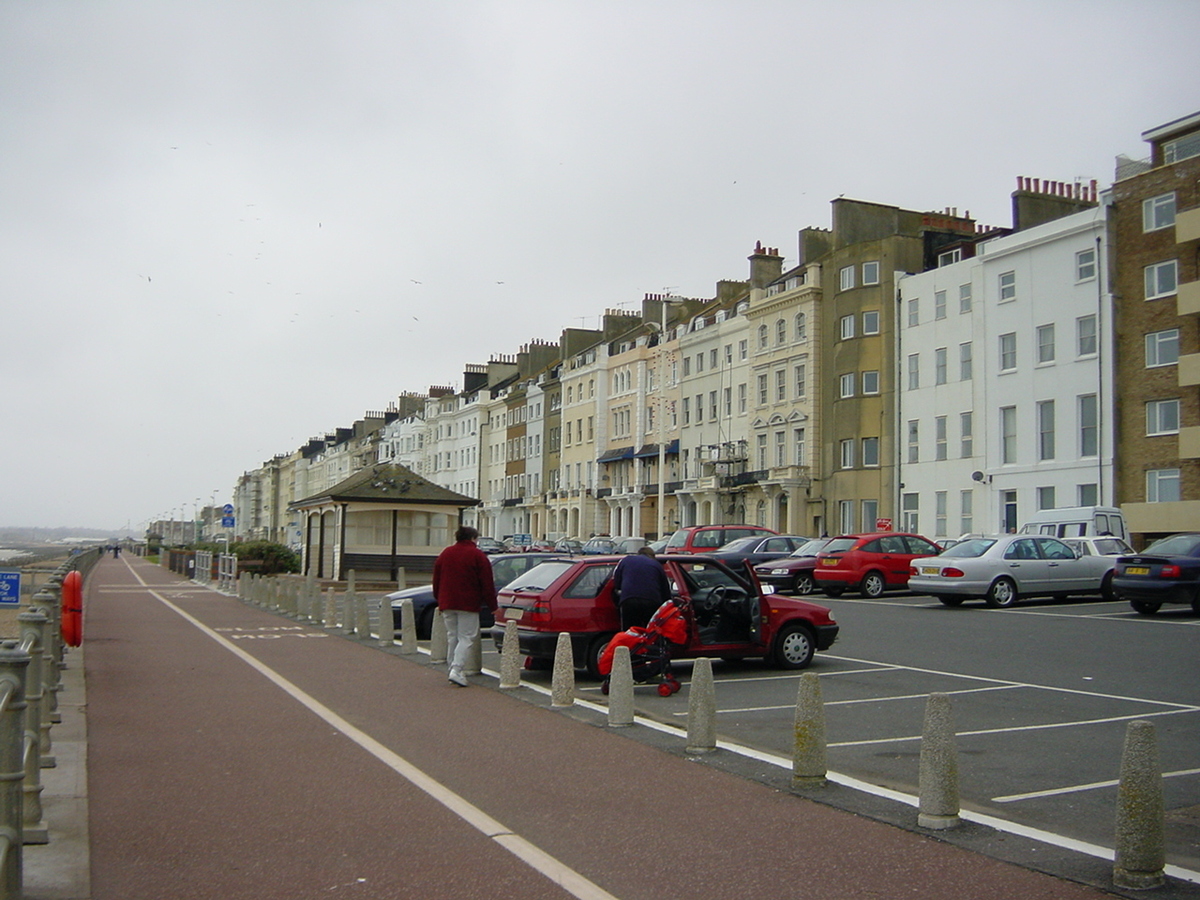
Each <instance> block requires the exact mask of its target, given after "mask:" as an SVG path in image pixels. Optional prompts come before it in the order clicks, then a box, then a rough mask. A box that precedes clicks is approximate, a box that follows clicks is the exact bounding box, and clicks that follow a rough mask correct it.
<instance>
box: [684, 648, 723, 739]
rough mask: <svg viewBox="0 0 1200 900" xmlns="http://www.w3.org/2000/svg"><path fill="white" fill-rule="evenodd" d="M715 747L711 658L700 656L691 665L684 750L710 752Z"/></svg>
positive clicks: (715, 697)
mask: <svg viewBox="0 0 1200 900" xmlns="http://www.w3.org/2000/svg"><path fill="white" fill-rule="evenodd" d="M716 749H717V694H716V690H715V688H714V686H713V674H712V660H711V659H709V658H708V657H705V656H702V657H700V658H699V659H697V660H696V662H695V663H694V664H693V666H692V685H691V688H690V689H689V690H688V731H687V747H686V752H688V753H692V754H697V753H711V752H712V751H714V750H716Z"/></svg>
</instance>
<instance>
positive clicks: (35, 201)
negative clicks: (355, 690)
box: [0, 0, 1200, 533]
mask: <svg viewBox="0 0 1200 900" xmlns="http://www.w3.org/2000/svg"><path fill="white" fill-rule="evenodd" d="M1197 34H1200V4H1197V3H1196V2H1195V0H1179V2H1174V0H1145V2H1141V3H1136V4H1135V3H1130V2H1128V0H1122V2H1106V0H1090V2H1058V0H1040V2H1036V3H1025V2H993V3H987V4H984V3H974V2H969V3H963V2H954V3H943V2H924V0H907V2H889V3H882V2H877V3H867V2H853V0H841V2H837V3H806V2H800V0H790V2H769V0H764V2H755V0H739V2H732V0H730V2H709V0H687V2H654V0H640V2H636V3H635V2H620V0H615V2H614V0H604V2H601V0H593V2H572V0H550V2H524V0H495V2H487V0H482V2H455V0H433V2H422V0H395V2H382V0H381V2H366V0H361V2H358V0H337V2H333V0H328V2H306V0H279V2H259V0H231V2H217V0H211V2H178V0H175V2H153V0H69V2H67V0H5V2H3V3H0V304H2V307H0V308H2V312H3V318H2V320H0V321H2V323H3V344H2V350H0V353H2V356H0V360H2V362H0V399H2V403H3V406H2V409H3V419H4V424H5V429H4V432H5V437H4V439H3V440H2V441H0V478H2V479H3V481H2V482H0V483H2V485H3V490H2V496H0V504H2V505H0V525H14V526H79V527H96V528H114V529H116V528H120V529H124V528H126V527H128V528H130V529H131V530H132V531H133V532H134V533H140V532H141V530H142V529H144V527H145V524H146V523H147V522H148V521H150V520H153V519H156V518H159V517H163V516H165V517H168V518H170V517H173V516H177V515H179V514H180V510H183V515H184V516H185V517H190V516H191V515H192V512H193V507H194V505H195V504H196V501H197V500H199V501H200V505H206V504H208V503H209V502H210V501H211V500H212V499H213V498H214V496H215V499H216V501H217V502H218V503H223V502H226V501H229V500H231V499H232V491H233V485H234V483H235V482H236V479H237V478H238V476H239V475H241V474H242V472H244V471H247V470H250V469H254V468H256V467H258V466H259V465H260V464H261V463H262V462H263V461H264V460H267V459H269V458H270V457H272V456H274V455H276V454H280V453H288V452H290V451H292V450H294V449H296V448H297V447H298V446H300V444H302V443H303V442H304V441H305V440H307V439H308V438H309V437H311V436H315V435H319V434H323V433H325V432H327V431H330V430H332V429H334V428H337V427H340V426H348V425H351V424H352V423H353V422H354V421H355V419H357V418H360V417H361V416H362V414H363V413H364V412H365V411H367V410H381V409H384V408H386V406H387V405H388V403H389V402H390V401H391V400H393V399H394V398H395V397H396V395H397V394H399V393H401V392H404V391H415V392H424V391H425V390H426V389H427V388H428V387H429V386H430V385H431V384H451V385H460V384H461V381H462V370H463V365H464V364H465V363H484V362H486V361H487V360H488V358H489V357H490V356H492V355H494V354H512V353H516V352H517V350H518V349H519V348H520V346H521V345H522V344H525V343H528V342H529V341H531V340H534V339H544V340H549V341H556V340H557V339H558V336H559V333H560V332H561V330H562V329H563V328H566V327H580V326H583V327H595V326H596V324H597V322H598V317H599V315H600V314H601V313H602V312H603V311H604V310H605V309H606V308H625V309H629V308H633V307H635V306H636V305H637V304H638V303H639V302H640V300H641V298H642V295H643V294H645V293H647V292H660V291H662V290H663V289H665V288H669V289H671V290H673V291H675V292H676V293H679V294H683V295H686V296H694V297H710V296H713V294H714V286H715V283H716V282H717V281H718V280H720V279H727V278H728V279H743V278H745V277H746V275H747V271H748V263H747V262H746V257H747V256H748V255H749V253H750V252H751V250H752V249H753V247H754V244H755V242H756V241H762V242H763V244H764V245H767V246H774V247H779V248H780V249H781V252H783V253H784V254H785V256H786V257H787V258H788V260H789V262H790V261H794V260H795V256H796V234H797V232H798V231H799V230H800V229H801V228H803V227H805V226H809V225H816V226H822V227H828V226H829V201H830V200H831V199H833V198H835V197H838V196H839V195H845V196H848V197H855V198H860V199H866V200H872V201H877V202H880V203H888V204H896V205H899V206H903V207H907V208H914V209H943V208H945V207H948V206H952V207H957V208H958V209H959V210H960V212H961V211H964V210H970V212H971V214H972V215H973V216H975V217H976V218H977V219H978V220H979V221H980V222H981V223H985V224H990V225H1006V224H1008V223H1009V218H1010V199H1009V197H1010V194H1011V192H1012V190H1013V188H1014V187H1015V184H1016V177H1017V176H1018V175H1028V176H1031V177H1036V178H1044V179H1052V180H1057V181H1067V182H1070V181H1073V180H1075V179H1082V180H1084V181H1086V180H1090V179H1092V178H1096V179H1098V180H1099V182H1100V184H1101V186H1102V187H1104V186H1106V185H1107V184H1108V183H1110V182H1111V179H1112V174H1113V158H1114V156H1115V155H1116V154H1118V153H1126V154H1128V155H1131V156H1134V157H1144V156H1147V155H1148V153H1147V146H1146V145H1145V144H1144V143H1143V142H1142V141H1141V138H1140V135H1141V132H1143V131H1145V130H1146V129H1148V128H1151V127H1153V126H1156V125H1159V124H1162V123H1164V122H1167V121H1170V120H1172V119H1176V118H1179V117H1181V116H1184V115H1187V114H1190V113H1193V112H1196V111H1197V110H1200V77H1198V73H1197V67H1196V56H1195V40H1196V35H1197Z"/></svg>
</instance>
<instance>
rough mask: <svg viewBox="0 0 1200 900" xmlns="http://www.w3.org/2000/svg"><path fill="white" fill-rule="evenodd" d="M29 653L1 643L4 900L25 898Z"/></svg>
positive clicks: (0, 880)
mask: <svg viewBox="0 0 1200 900" xmlns="http://www.w3.org/2000/svg"><path fill="white" fill-rule="evenodd" d="M28 669H29V654H28V653H26V652H25V651H24V650H22V649H21V647H20V642H18V641H4V642H3V643H2V644H0V696H3V698H4V702H3V704H0V839H2V841H3V843H4V844H5V845H6V846H4V850H3V860H4V862H3V865H2V866H0V900H5V898H10V897H11V898H17V897H20V896H21V891H22V888H23V882H24V873H23V866H24V856H23V854H24V850H23V848H22V843H23V841H22V830H23V824H24V823H23V817H24V799H25V798H24V790H23V787H22V782H23V781H24V778H25V766H24V760H23V758H22V757H23V756H24V748H25V711H26V708H27V704H26V700H25V681H26V676H27V674H28Z"/></svg>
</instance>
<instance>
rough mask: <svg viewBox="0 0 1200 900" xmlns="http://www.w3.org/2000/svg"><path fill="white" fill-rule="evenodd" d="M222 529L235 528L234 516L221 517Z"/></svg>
mask: <svg viewBox="0 0 1200 900" xmlns="http://www.w3.org/2000/svg"><path fill="white" fill-rule="evenodd" d="M221 527H222V528H232V527H233V516H221Z"/></svg>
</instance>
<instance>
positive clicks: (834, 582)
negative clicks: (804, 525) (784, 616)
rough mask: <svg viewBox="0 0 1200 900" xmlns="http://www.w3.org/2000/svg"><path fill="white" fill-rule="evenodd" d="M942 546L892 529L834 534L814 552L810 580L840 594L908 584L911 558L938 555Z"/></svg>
mask: <svg viewBox="0 0 1200 900" xmlns="http://www.w3.org/2000/svg"><path fill="white" fill-rule="evenodd" d="M941 552H942V548H941V547H939V546H938V545H937V544H935V543H934V542H933V541H931V540H929V539H928V538H923V537H921V536H920V535H919V534H903V533H899V532H895V531H884V532H875V533H873V534H846V535H842V536H841V537H835V538H834V539H833V540H831V541H830V542H829V543H828V544H826V545H825V547H824V549H822V550H821V552H820V553H818V554H817V565H816V567H815V568H814V569H813V580H814V581H815V582H816V585H817V589H818V590H821V591H824V592H825V593H826V594H827V595H829V596H830V597H840V596H841V595H842V594H843V593H844V592H846V591H848V590H852V589H856V590H857V591H858V592H859V593H860V594H862V595H863V596H864V597H878V596H879V595H880V594H882V593H883V592H884V591H886V590H893V589H896V588H905V587H908V574H909V571H910V569H911V568H912V567H911V565H910V564H911V563H912V561H913V560H914V559H917V558H919V557H922V556H937V555H938V554H939V553H941Z"/></svg>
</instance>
